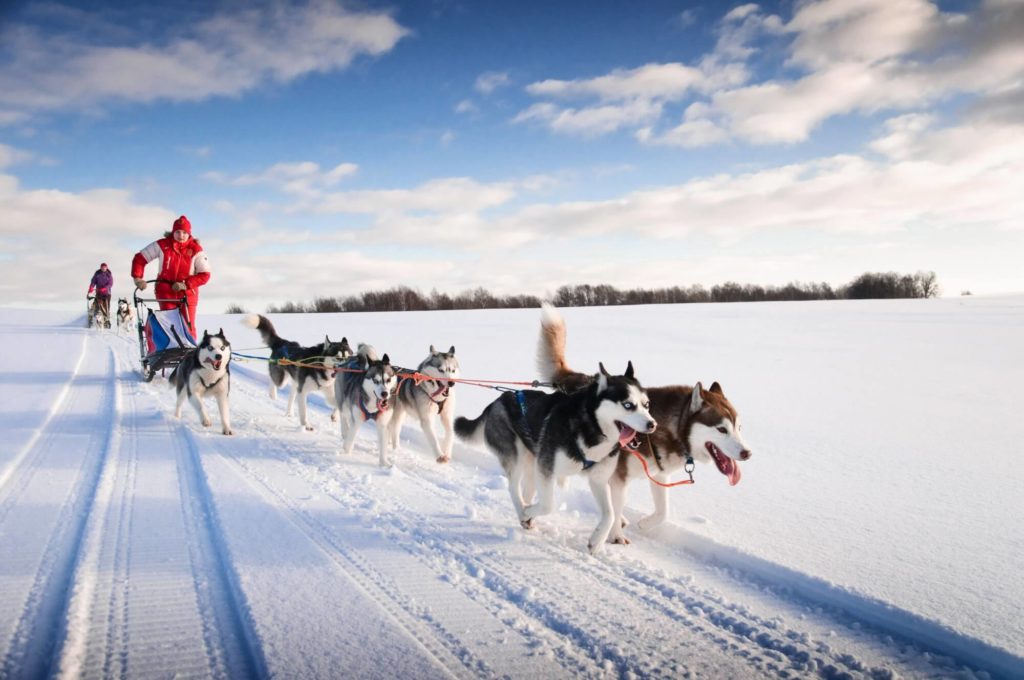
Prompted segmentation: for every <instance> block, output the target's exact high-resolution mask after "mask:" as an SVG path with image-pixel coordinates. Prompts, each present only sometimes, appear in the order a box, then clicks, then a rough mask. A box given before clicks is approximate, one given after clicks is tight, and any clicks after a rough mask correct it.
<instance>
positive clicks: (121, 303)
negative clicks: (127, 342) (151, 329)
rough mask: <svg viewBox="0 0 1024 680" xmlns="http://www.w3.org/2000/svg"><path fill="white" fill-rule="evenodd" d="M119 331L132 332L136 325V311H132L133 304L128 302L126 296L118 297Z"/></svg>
mask: <svg viewBox="0 0 1024 680" xmlns="http://www.w3.org/2000/svg"><path fill="white" fill-rule="evenodd" d="M116 317H117V332H118V333H120V332H121V331H124V332H125V333H127V334H129V335H130V334H131V332H132V330H133V329H134V327H135V312H133V311H132V306H131V305H130V304H129V303H128V300H127V299H126V298H118V299H117V315H116Z"/></svg>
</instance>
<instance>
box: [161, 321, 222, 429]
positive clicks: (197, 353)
mask: <svg viewBox="0 0 1024 680" xmlns="http://www.w3.org/2000/svg"><path fill="white" fill-rule="evenodd" d="M169 380H170V382H171V384H172V385H174V389H175V390H176V391H177V393H178V404H177V407H176V408H175V410H174V417H175V418H181V407H182V406H184V404H185V400H186V399H188V400H189V401H190V402H192V405H193V406H195V408H196V413H198V414H199V421H200V422H201V423H202V424H203V427H209V426H210V424H211V423H210V416H209V415H207V413H206V407H205V406H203V397H208V396H212V397H214V398H216V399H217V409H218V410H219V411H220V424H221V430H222V431H223V432H224V434H234V433H233V432H232V431H231V407H230V404H229V403H228V395H229V394H230V392H231V343H230V342H228V340H227V338H225V337H224V329H221V330H220V331H218V332H217V334H216V335H210V334H209V333H208V332H206V331H203V339H202V340H201V341H200V342H199V346H198V347H196V348H195V349H194V350H192V352H190V353H189V354H188V355H187V356H186V357H185V358H184V359H183V360H182V361H181V363H179V364H178V365H177V366H175V367H174V371H173V372H172V373H171V376H170V378H169Z"/></svg>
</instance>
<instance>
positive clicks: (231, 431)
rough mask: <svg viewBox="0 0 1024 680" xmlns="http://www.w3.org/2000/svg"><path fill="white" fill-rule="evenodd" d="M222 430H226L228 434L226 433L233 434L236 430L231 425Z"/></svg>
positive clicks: (225, 432)
mask: <svg viewBox="0 0 1024 680" xmlns="http://www.w3.org/2000/svg"><path fill="white" fill-rule="evenodd" d="M222 432H224V434H226V435H233V434H234V431H233V430H232V429H231V428H230V427H225V428H224V429H223V430H222Z"/></svg>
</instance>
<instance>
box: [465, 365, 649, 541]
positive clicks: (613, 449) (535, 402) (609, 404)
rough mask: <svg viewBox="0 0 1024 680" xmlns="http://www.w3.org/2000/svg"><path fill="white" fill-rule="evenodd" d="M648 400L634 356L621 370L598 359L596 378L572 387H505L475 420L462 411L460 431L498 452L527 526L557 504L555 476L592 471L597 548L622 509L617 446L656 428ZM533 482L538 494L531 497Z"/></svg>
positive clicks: (520, 518) (521, 516)
mask: <svg viewBox="0 0 1024 680" xmlns="http://www.w3.org/2000/svg"><path fill="white" fill-rule="evenodd" d="M648 407H649V404H648V401H647V393H646V392H644V389H643V387H641V385H640V383H639V382H638V381H637V380H636V378H634V377H633V363H632V362H630V363H629V364H628V365H627V367H626V372H625V373H624V374H623V375H616V376H612V375H609V374H608V372H607V371H605V369H604V366H603V365H600V372H599V373H598V374H597V375H596V376H594V379H593V381H592V382H591V384H589V385H587V386H585V387H584V388H583V389H580V390H578V391H576V392H573V393H571V394H566V393H562V392H555V393H554V394H549V393H547V392H541V391H539V390H521V391H518V392H506V393H505V394H503V395H501V396H500V397H498V399H497V400H495V401H493V402H492V403H491V404H490V405H489V406H487V408H485V409H484V412H483V413H482V414H480V416H479V417H478V418H476V419H475V420H469V419H467V418H456V420H455V432H456V434H458V435H459V437H461V438H463V439H465V440H467V441H469V442H473V443H483V444H486V445H487V447H488V448H489V449H490V450H491V451H493V452H494V453H495V454H496V455H497V456H498V460H499V461H500V462H501V466H502V468H503V469H504V471H505V474H506V475H507V476H508V483H509V493H510V494H511V496H512V504H513V505H514V506H515V509H516V514H518V515H519V521H520V523H521V524H522V525H523V527H524V528H527V529H529V528H532V527H533V520H534V519H535V518H536V517H539V516H541V515H546V514H549V513H550V512H551V511H552V510H553V509H554V507H555V483H556V481H560V480H562V479H564V478H566V477H568V476H569V475H572V474H583V475H584V476H586V478H587V481H588V482H589V483H590V490H591V491H592V492H593V494H594V499H595V500H596V501H597V505H598V508H599V509H600V510H601V521H600V522H599V523H598V525H597V527H596V528H595V529H594V532H593V533H592V534H591V536H590V541H589V544H588V545H589V548H590V551H591V552H592V553H596V552H598V551H600V550H601V549H602V548H603V546H604V542H605V540H606V539H607V538H608V534H609V532H610V531H611V528H612V521H613V519H614V517H615V514H616V513H615V509H614V508H613V506H612V497H611V492H610V490H609V486H608V482H609V478H610V477H611V475H612V473H614V472H615V465H616V461H617V460H618V455H617V454H618V452H619V449H620V447H621V446H622V445H624V444H626V443H628V442H630V441H631V440H632V439H633V437H634V436H635V435H636V433H637V432H644V433H650V432H654V430H655V428H656V425H657V424H656V423H655V421H654V418H652V417H651V414H650V412H649V411H648ZM535 475H536V477H535ZM535 485H536V491H537V492H538V497H537V502H536V503H534V504H533V505H526V503H528V502H530V500H531V499H532V497H533V494H534V490H535Z"/></svg>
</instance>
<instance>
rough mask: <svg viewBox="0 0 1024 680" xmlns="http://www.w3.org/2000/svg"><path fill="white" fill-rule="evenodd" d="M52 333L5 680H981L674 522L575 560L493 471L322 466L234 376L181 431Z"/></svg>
mask: <svg viewBox="0 0 1024 680" xmlns="http://www.w3.org/2000/svg"><path fill="white" fill-rule="evenodd" d="M54 332H55V333H68V334H77V336H79V337H80V338H81V342H82V346H81V353H80V359H79V360H78V363H77V364H76V365H75V368H74V369H73V370H71V371H70V373H69V374H68V375H67V376H66V377H65V378H63V379H62V382H61V383H60V387H59V388H58V387H53V388H52V390H51V392H49V393H51V394H52V403H51V405H50V406H51V408H50V410H49V411H48V412H47V414H46V415H45V416H43V417H42V418H41V425H40V427H39V429H38V431H36V432H35V433H33V434H30V435H26V436H25V437H23V439H22V441H21V446H20V448H19V449H18V450H17V451H16V452H15V453H14V454H12V455H5V456H4V457H3V458H2V459H0V460H2V461H3V462H4V463H5V467H4V468H3V474H4V478H3V484H2V485H0V585H2V588H0V659H2V664H3V665H2V666H0V676H2V677H44V676H49V675H53V674H58V675H61V676H63V677H111V676H119V677H151V676H167V675H173V674H179V675H182V676H188V677H337V676H338V675H346V676H358V677H395V676H403V677H417V678H421V677H426V678H431V677H435V678H447V677H466V678H469V677H509V678H520V677H521V678H536V677H609V678H628V677H666V678H668V677H673V678H674V677H687V676H692V677H714V678H735V677H766V678H787V677H793V676H814V677H828V678H834V677H835V678H837V677H843V678H862V677H863V678H891V677H899V676H905V677H934V678H943V677H950V676H957V675H959V676H962V677H986V674H985V673H983V672H981V671H980V669H976V668H975V669H972V668H970V667H968V665H967V664H965V663H964V662H963V661H962V660H958V659H955V658H950V657H948V656H944V655H942V654H936V653H935V652H934V650H930V649H929V648H928V647H927V646H926V645H924V644H923V640H924V639H926V638H918V637H915V635H914V631H913V629H911V630H910V631H909V632H908V633H907V634H899V633H895V632H894V631H892V630H889V629H886V628H884V627H883V628H879V627H877V626H876V625H872V624H869V623H868V622H867V621H866V620H864V619H862V618H860V617H859V616H858V613H857V608H856V607H852V608H850V609H847V610H844V609H836V608H834V607H832V606H830V605H829V604H827V603H826V602H825V601H822V600H815V599H813V598H808V597H807V596H806V595H805V594H799V593H796V592H794V591H793V590H792V589H791V588H790V587H789V584H788V583H787V582H786V581H784V580H780V581H773V580H771V579H770V578H768V579H767V580H766V577H765V576H764V574H763V573H758V574H754V573H750V572H748V571H746V570H745V569H744V568H743V563H742V561H740V562H738V563H729V562H728V561H726V562H723V561H721V560H720V559H718V558H716V557H714V556H703V557H702V556H701V554H700V552H699V551H698V552H694V551H693V550H692V549H690V548H689V547H688V546H687V545H686V542H685V541H680V540H677V539H675V538H673V536H674V535H675V533H676V532H678V531H679V530H678V529H676V528H673V527H670V526H669V527H665V528H663V529H661V530H659V531H658V532H655V535H654V536H650V537H646V536H643V535H640V534H638V533H637V532H633V531H631V532H630V536H631V538H632V539H633V544H632V545H630V546H628V547H622V546H608V547H607V550H606V551H605V553H604V554H602V555H601V556H598V557H596V558H595V557H591V556H589V555H588V554H587V552H586V549H585V544H586V536H587V535H588V534H589V531H590V529H592V524H593V522H594V521H595V515H594V511H593V510H586V511H580V510H570V511H562V512H559V513H555V514H554V515H552V516H550V517H546V518H544V521H543V522H539V527H538V528H537V529H536V530H534V531H530V532H526V531H523V530H522V529H520V528H519V527H518V525H517V523H516V522H515V520H514V516H513V513H512V511H511V508H510V503H509V500H508V494H507V491H506V490H505V483H504V478H503V477H502V475H501V473H500V470H499V469H498V466H497V464H496V463H495V462H494V460H493V458H491V457H490V456H489V455H488V454H486V453H483V452H479V451H474V450H472V449H469V448H466V447H461V446H460V447H457V448H456V452H455V462H453V463H452V464H450V465H446V466H439V465H437V464H436V463H435V462H434V461H433V457H432V456H431V455H430V454H429V449H428V447H427V446H425V445H424V443H423V442H422V437H421V435H420V433H419V432H418V430H416V429H414V428H412V427H409V428H407V429H406V430H405V432H403V449H402V450H401V451H400V452H399V454H398V456H397V467H396V468H394V469H392V470H381V469H380V468H378V467H377V465H376V454H375V453H373V447H374V446H375V442H376V438H375V436H374V433H373V432H372V426H371V425H366V426H364V431H363V432H361V434H360V438H359V440H358V441H357V446H356V450H355V452H354V453H353V455H352V456H350V457H345V456H342V455H339V454H338V453H337V451H338V449H339V448H340V437H339V434H338V431H337V425H336V424H333V423H330V421H329V419H328V411H327V409H326V408H325V407H324V405H323V404H322V402H321V401H319V400H318V399H313V400H311V403H312V406H313V408H312V409H311V412H312V415H313V418H314V421H313V422H314V425H316V426H318V427H319V428H321V429H320V430H318V431H315V432H312V433H307V432H305V431H303V430H302V429H301V428H299V427H298V424H297V422H296V420H295V419H287V418H285V416H284V415H283V411H284V400H283V399H282V400H281V401H278V402H276V403H275V402H272V401H270V400H269V398H268V397H267V394H266V375H265V373H264V372H263V371H262V369H261V368H259V367H255V368H254V367H253V365H252V364H247V365H239V364H236V366H235V367H234V371H233V391H232V396H231V403H232V419H233V422H234V426H235V432H236V435H235V436H233V437H226V436H223V435H221V434H220V432H219V428H216V427H213V428H209V429H204V428H202V427H200V426H199V424H198V423H197V418H196V415H195V413H194V411H193V410H192V409H191V407H189V406H186V409H185V412H184V416H183V418H182V420H181V421H177V420H175V419H174V418H173V416H172V413H173V403H174V396H173V394H172V392H171V390H170V389H169V387H168V386H167V384H166V382H165V381H163V380H162V379H160V378H158V379H157V380H156V381H154V383H152V384H145V383H142V382H140V381H139V378H138V374H137V361H138V358H137V355H136V352H137V348H136V346H135V344H134V343H133V342H132V341H131V339H129V340H128V341H126V340H125V339H124V338H121V337H118V336H116V335H114V334H112V333H98V334H92V333H86V332H84V331H82V330H80V329H74V328H55V329H54ZM76 356H78V355H76ZM584 496H585V492H584V491H583V490H581V489H580V488H579V487H572V486H570V488H569V489H567V490H566V491H564V492H563V499H564V500H565V501H566V502H567V503H568V504H569V505H570V506H572V507H581V508H588V507H590V506H589V505H588V504H587V502H586V498H585V497H584ZM639 515H640V513H639V512H637V511H636V510H634V509H632V508H627V517H629V518H630V519H632V520H635V519H636V518H637V517H638V516H639ZM997 668H1002V669H1003V674H1004V675H1006V676H1008V677H1013V676H1015V673H1014V672H1013V668H1012V667H1009V670H1007V668H1008V667H1007V666H1006V665H1005V664H1004V665H1002V666H998V667H997ZM996 675H998V674H996Z"/></svg>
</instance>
